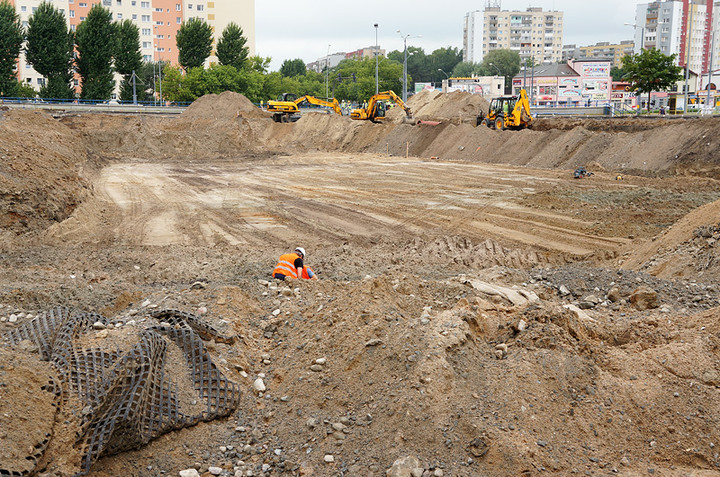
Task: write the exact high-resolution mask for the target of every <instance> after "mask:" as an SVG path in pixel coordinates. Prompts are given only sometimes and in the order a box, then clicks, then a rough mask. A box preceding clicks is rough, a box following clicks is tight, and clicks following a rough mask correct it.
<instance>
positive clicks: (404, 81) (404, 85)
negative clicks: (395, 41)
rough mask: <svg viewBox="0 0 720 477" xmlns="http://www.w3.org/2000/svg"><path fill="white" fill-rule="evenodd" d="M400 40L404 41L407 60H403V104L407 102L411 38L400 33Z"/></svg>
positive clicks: (419, 36)
mask: <svg viewBox="0 0 720 477" xmlns="http://www.w3.org/2000/svg"><path fill="white" fill-rule="evenodd" d="M397 32H398V33H400V30H398V31H397ZM400 38H402V39H403V44H404V47H405V59H404V60H403V94H402V99H403V102H407V59H408V54H407V39H408V38H410V35H403V34H402V33H400ZM412 38H422V35H418V36H414V37H412Z"/></svg>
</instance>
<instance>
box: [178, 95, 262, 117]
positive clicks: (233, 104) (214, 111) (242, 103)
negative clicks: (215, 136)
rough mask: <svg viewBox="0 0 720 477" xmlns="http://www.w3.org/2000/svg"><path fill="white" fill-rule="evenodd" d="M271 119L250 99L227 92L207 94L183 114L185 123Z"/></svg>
mask: <svg viewBox="0 0 720 477" xmlns="http://www.w3.org/2000/svg"><path fill="white" fill-rule="evenodd" d="M238 116H239V117H243V118H267V117H269V116H268V115H267V114H266V113H265V112H263V111H262V110H261V109H260V108H258V107H257V106H255V105H254V104H253V103H252V102H251V101H250V100H249V99H247V98H246V97H245V96H244V95H242V94H239V93H234V92H232V91H225V92H224V93H222V94H206V95H205V96H203V97H201V98H198V99H197V100H195V101H194V102H193V103H192V104H191V105H190V106H189V107H188V108H187V109H186V110H185V112H183V114H182V119H183V121H185V122H190V121H202V120H212V121H230V120H233V119H235V118H236V117H238Z"/></svg>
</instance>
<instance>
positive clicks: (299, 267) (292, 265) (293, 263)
mask: <svg viewBox="0 0 720 477" xmlns="http://www.w3.org/2000/svg"><path fill="white" fill-rule="evenodd" d="M304 258H305V249H304V248H302V247H298V248H296V249H295V250H294V251H293V252H292V253H286V254H284V255H280V259H279V260H278V264H277V265H275V270H273V278H277V279H278V280H285V279H286V278H289V279H292V280H295V279H298V278H302V273H303V267H304V266H305V264H304V263H303V259H304Z"/></svg>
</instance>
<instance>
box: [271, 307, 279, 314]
mask: <svg viewBox="0 0 720 477" xmlns="http://www.w3.org/2000/svg"><path fill="white" fill-rule="evenodd" d="M279 314H280V309H279V308H278V309H276V310H273V312H272V316H278V315H279Z"/></svg>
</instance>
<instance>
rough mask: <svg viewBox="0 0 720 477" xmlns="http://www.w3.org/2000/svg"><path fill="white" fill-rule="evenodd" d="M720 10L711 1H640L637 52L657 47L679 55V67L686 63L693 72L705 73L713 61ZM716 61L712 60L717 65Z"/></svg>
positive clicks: (717, 3) (636, 33) (717, 4)
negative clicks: (713, 37) (711, 54)
mask: <svg viewBox="0 0 720 477" xmlns="http://www.w3.org/2000/svg"><path fill="white" fill-rule="evenodd" d="M719 9H720V2H713V1H712V0H684V1H683V0H663V1H656V2H650V3H643V4H639V5H638V6H637V10H636V14H635V25H634V26H635V51H636V52H639V51H640V49H643V48H656V49H658V50H660V51H661V52H662V53H664V54H666V55H677V59H676V64H678V65H679V66H685V65H686V64H687V65H688V66H689V68H690V70H691V71H694V72H696V73H698V74H703V73H705V72H706V71H707V69H708V67H709V62H710V47H711V38H712V31H713V30H715V31H718V30H717V27H718V14H719V13H720V10H719ZM716 36H718V35H717V34H716ZM716 41H717V39H716ZM716 46H717V43H716ZM686 58H687V60H686ZM716 58H717V56H716ZM716 61H717V60H714V61H713V63H714V64H716V65H717V63H716Z"/></svg>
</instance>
